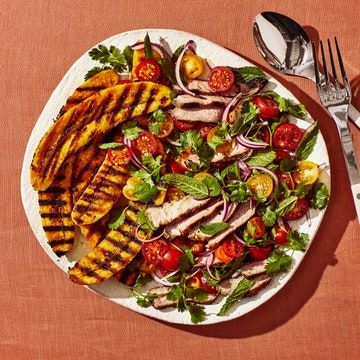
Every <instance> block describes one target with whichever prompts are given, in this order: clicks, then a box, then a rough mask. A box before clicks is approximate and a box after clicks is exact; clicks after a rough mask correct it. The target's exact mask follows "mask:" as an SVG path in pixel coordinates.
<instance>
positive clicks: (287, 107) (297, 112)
mask: <svg viewBox="0 0 360 360" xmlns="http://www.w3.org/2000/svg"><path fill="white" fill-rule="evenodd" d="M273 97H274V99H275V100H276V101H277V102H278V104H279V111H281V112H283V113H288V114H290V115H292V116H295V117H297V118H299V119H303V118H305V116H306V115H307V111H306V109H305V106H304V105H303V104H297V103H295V102H294V101H293V100H290V99H286V98H283V97H282V96H280V95H278V94H277V93H273Z"/></svg>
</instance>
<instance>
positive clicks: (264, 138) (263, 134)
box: [257, 126, 271, 144]
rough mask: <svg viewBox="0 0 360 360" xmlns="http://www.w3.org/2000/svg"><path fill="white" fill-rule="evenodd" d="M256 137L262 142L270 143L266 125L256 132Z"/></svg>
mask: <svg viewBox="0 0 360 360" xmlns="http://www.w3.org/2000/svg"><path fill="white" fill-rule="evenodd" d="M257 137H258V138H259V139H260V140H261V141H263V142H264V143H267V144H270V139H271V134H270V130H269V128H268V127H266V126H264V127H262V128H261V129H260V130H259V132H258V133H257Z"/></svg>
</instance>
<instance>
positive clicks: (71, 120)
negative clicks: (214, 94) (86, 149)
mask: <svg viewBox="0 0 360 360" xmlns="http://www.w3.org/2000/svg"><path fill="white" fill-rule="evenodd" d="M170 103H171V90H170V88H168V87H167V86H164V85H161V84H156V83H152V82H146V81H144V82H134V83H128V84H123V85H116V86H113V87H111V88H108V89H105V90H101V91H100V92H98V93H96V94H94V95H93V96H91V97H90V98H88V99H86V100H84V101H82V102H81V103H79V104H78V105H75V106H73V107H71V108H70V109H69V110H68V111H67V112H66V113H65V114H64V115H62V116H61V117H60V118H59V119H58V120H57V121H56V122H55V123H54V124H53V125H52V127H51V128H50V129H49V130H48V132H47V133H46V134H45V136H44V137H43V138H42V139H41V141H40V143H39V145H38V147H37V149H36V151H35V154H34V157H33V160H32V164H31V171H30V179H31V184H32V186H33V188H34V189H35V190H46V189H47V188H48V187H49V186H50V184H51V182H52V181H53V179H54V178H55V176H56V174H57V172H58V171H59V168H60V166H61V165H62V164H63V163H64V161H65V160H66V159H68V158H69V157H71V156H72V155H74V154H75V153H76V152H77V151H78V150H79V149H81V148H82V147H83V146H85V145H86V144H88V143H89V142H90V141H92V140H93V139H95V138H96V137H98V136H99V135H101V134H105V133H107V132H108V131H110V130H111V129H112V128H114V127H115V126H116V125H118V124H119V123H121V122H123V121H125V120H127V119H128V118H129V117H134V116H138V115H142V114H146V113H150V112H153V111H155V110H157V109H159V108H164V107H166V106H168V105H170Z"/></svg>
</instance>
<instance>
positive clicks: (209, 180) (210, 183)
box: [202, 176, 221, 196]
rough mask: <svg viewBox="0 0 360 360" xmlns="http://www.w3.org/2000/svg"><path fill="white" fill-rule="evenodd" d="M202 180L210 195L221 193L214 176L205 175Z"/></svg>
mask: <svg viewBox="0 0 360 360" xmlns="http://www.w3.org/2000/svg"><path fill="white" fill-rule="evenodd" d="M202 182H203V184H205V185H206V187H207V188H208V189H209V194H210V196H218V195H220V194H221V186H220V184H219V182H218V181H217V179H216V178H215V177H212V176H206V177H204V178H203V179H202Z"/></svg>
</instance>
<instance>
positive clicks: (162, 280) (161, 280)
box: [151, 270, 180, 286]
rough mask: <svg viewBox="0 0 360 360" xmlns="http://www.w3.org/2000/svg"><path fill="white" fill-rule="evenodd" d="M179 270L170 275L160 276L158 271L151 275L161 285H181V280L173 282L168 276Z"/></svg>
mask: <svg viewBox="0 0 360 360" xmlns="http://www.w3.org/2000/svg"><path fill="white" fill-rule="evenodd" d="M178 271H179V270H176V271H175V272H174V273H170V274H168V275H166V276H165V277H160V276H159V273H158V271H156V272H153V273H151V277H152V278H153V279H154V280H155V281H156V282H158V283H159V284H161V285H164V286H173V285H179V284H180V283H179V282H173V283H171V282H170V281H167V280H166V278H168V277H170V276H172V275H174V274H176V273H177V272H178Z"/></svg>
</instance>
